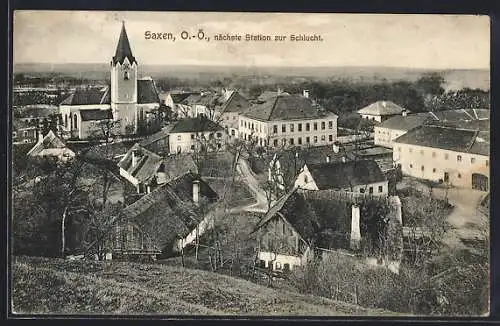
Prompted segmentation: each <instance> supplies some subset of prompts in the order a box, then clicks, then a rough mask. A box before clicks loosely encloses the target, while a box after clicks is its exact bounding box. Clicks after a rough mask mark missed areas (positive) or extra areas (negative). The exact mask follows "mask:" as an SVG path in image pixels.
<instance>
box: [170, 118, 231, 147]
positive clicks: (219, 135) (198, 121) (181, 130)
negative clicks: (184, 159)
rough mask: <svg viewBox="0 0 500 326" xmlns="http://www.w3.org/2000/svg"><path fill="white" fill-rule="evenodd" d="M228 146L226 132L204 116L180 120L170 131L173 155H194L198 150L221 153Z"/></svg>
mask: <svg viewBox="0 0 500 326" xmlns="http://www.w3.org/2000/svg"><path fill="white" fill-rule="evenodd" d="M226 144H227V133H226V130H225V129H224V128H223V127H222V126H221V125H219V124H218V123H216V122H214V121H212V120H210V119H208V118H205V117H203V116H202V117H198V118H188V119H182V120H179V121H177V122H176V123H175V124H174V125H173V127H172V129H170V131H169V148H170V153H172V154H173V153H192V152H195V151H196V150H198V149H202V150H204V149H206V150H208V151H219V150H224V149H225V147H226ZM205 146H206V148H203V147H205Z"/></svg>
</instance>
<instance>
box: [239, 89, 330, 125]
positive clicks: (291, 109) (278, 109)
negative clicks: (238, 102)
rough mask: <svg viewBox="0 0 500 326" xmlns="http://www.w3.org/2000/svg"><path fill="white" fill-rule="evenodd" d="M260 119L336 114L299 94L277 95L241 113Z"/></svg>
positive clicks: (300, 117) (286, 118) (323, 116)
mask: <svg viewBox="0 0 500 326" xmlns="http://www.w3.org/2000/svg"><path fill="white" fill-rule="evenodd" d="M242 115H244V116H245V117H249V118H252V119H256V120H260V121H274V120H297V119H300V120H303V119H320V118H325V117H327V116H332V117H334V116H336V115H335V114H333V113H331V112H327V111H325V110H323V109H322V108H321V107H320V106H319V105H316V104H314V102H313V101H312V100H311V99H309V98H306V97H303V96H301V95H284V94H281V95H278V96H275V97H273V98H271V99H269V100H268V101H266V102H264V103H262V104H255V105H252V106H251V107H250V108H248V109H247V110H246V111H245V112H243V113H242Z"/></svg>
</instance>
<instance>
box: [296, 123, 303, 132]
mask: <svg viewBox="0 0 500 326" xmlns="http://www.w3.org/2000/svg"><path fill="white" fill-rule="evenodd" d="M297 127H298V129H299V131H302V123H299V124H298V126H297Z"/></svg>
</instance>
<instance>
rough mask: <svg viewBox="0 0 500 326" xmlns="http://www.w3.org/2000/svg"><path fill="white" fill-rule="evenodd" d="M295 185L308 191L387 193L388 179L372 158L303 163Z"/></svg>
mask: <svg viewBox="0 0 500 326" xmlns="http://www.w3.org/2000/svg"><path fill="white" fill-rule="evenodd" d="M295 186H296V187H299V188H301V189H307V190H326V189H334V190H340V191H348V192H357V193H365V192H366V193H368V194H374V195H386V194H387V192H388V187H389V185H388V181H387V178H386V176H385V175H384V173H383V172H382V171H381V170H380V167H379V166H378V164H377V163H376V162H375V161H373V160H359V161H349V162H345V163H343V162H336V163H329V162H326V163H318V164H304V167H303V168H302V169H301V171H300V173H299V175H298V176H297V180H296V181H295Z"/></svg>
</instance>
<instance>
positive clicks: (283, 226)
mask: <svg viewBox="0 0 500 326" xmlns="http://www.w3.org/2000/svg"><path fill="white" fill-rule="evenodd" d="M281 226H282V228H283V230H282V231H283V234H285V232H286V226H285V223H283V224H282V225H281Z"/></svg>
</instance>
